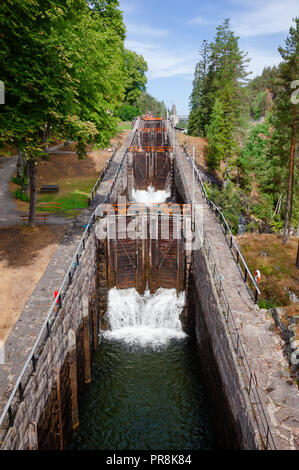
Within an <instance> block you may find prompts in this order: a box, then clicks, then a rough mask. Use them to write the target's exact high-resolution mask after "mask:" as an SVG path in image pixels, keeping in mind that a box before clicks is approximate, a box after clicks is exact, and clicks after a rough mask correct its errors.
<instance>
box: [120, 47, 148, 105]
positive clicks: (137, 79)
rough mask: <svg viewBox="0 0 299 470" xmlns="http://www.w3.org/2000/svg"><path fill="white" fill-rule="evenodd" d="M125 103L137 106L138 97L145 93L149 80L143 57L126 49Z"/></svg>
mask: <svg viewBox="0 0 299 470" xmlns="http://www.w3.org/2000/svg"><path fill="white" fill-rule="evenodd" d="M124 67H125V101H126V102H127V103H129V104H135V103H136V101H137V99H138V97H139V96H141V94H142V92H144V91H145V85H146V82H147V78H146V75H145V72H147V70H148V66H147V63H146V61H145V60H144V58H143V57H142V55H138V54H137V53H136V52H133V51H129V50H127V49H125V51H124Z"/></svg>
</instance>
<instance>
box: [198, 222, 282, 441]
mask: <svg viewBox="0 0 299 470" xmlns="http://www.w3.org/2000/svg"><path fill="white" fill-rule="evenodd" d="M203 249H204V251H205V253H206V257H207V260H208V263H209V266H210V271H211V273H212V276H213V280H214V283H215V287H216V291H217V294H218V297H219V300H220V302H221V305H222V308H224V310H225V312H224V313H225V321H226V323H227V325H228V324H230V327H229V328H228V331H229V334H230V337H231V340H232V345H233V348H234V351H235V353H236V355H237V358H238V363H239V364H240V365H242V366H243V367H242V370H243V373H244V374H245V375H244V376H243V379H245V380H244V382H245V385H246V391H247V393H248V395H249V399H250V401H251V405H252V408H253V410H254V407H256V409H257V413H253V414H254V417H255V421H256V423H257V425H258V428H259V433H260V436H261V438H262V442H263V446H264V448H265V449H266V450H268V449H271V450H272V449H273V450H275V449H276V446H275V442H274V439H273V435H272V432H271V428H270V425H269V422H268V419H267V416H266V413H265V410H264V407H263V404H262V401H261V398H260V395H259V392H258V389H257V385H256V382H255V381H256V378H255V375H254V374H253V372H252V371H251V367H250V364H249V361H248V358H247V355H246V352H245V349H244V346H243V342H242V339H241V337H240V335H239V330H238V327H237V325H236V322H235V319H234V315H233V313H232V309H231V307H230V304H229V302H228V299H227V295H226V293H225V290H224V287H223V284H222V278H221V276H220V273H219V271H218V267H217V263H216V261H215V258H214V256H213V253H212V250H211V246H210V244H209V241H208V237H207V235H206V234H205V231H204V229H203ZM221 297H222V299H221ZM221 300H222V301H221ZM256 414H258V416H259V419H260V423H259V422H258V420H257V416H256Z"/></svg>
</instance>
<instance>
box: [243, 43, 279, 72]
mask: <svg viewBox="0 0 299 470" xmlns="http://www.w3.org/2000/svg"><path fill="white" fill-rule="evenodd" d="M247 51H248V57H249V58H250V59H251V61H250V62H249V64H248V71H250V72H252V74H250V75H249V76H248V78H250V79H252V78H254V77H255V76H256V75H260V74H261V73H262V71H263V69H264V67H269V66H273V65H278V64H279V62H281V57H280V55H279V53H278V52H277V54H273V53H272V52H268V51H264V50H261V49H257V48H253V47H249V48H247Z"/></svg>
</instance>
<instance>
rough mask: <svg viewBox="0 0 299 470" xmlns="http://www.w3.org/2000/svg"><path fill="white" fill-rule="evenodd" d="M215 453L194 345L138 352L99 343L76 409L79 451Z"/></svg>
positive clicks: (108, 341) (105, 340) (175, 343)
mask: <svg viewBox="0 0 299 470" xmlns="http://www.w3.org/2000/svg"><path fill="white" fill-rule="evenodd" d="M212 447H213V434H212V430H211V424H210V418H209V413H208V409H207V400H206V397H205V393H204V387H203V383H202V378H201V375H200V369H199V364H198V356H197V351H196V347H195V344H194V342H193V340H191V339H190V338H189V337H187V336H186V337H184V338H180V339H178V338H172V339H170V340H169V341H168V342H167V344H164V345H159V346H158V347H154V346H150V345H147V346H140V345H137V344H128V343H127V342H125V341H121V340H115V339H112V338H109V337H102V339H101V343H100V345H99V349H98V351H97V353H96V355H95V358H94V364H93V381H92V383H91V384H89V385H87V386H86V390H85V393H84V397H83V399H82V401H81V403H80V427H79V430H78V431H77V432H76V434H75V435H74V436H73V440H72V442H71V444H70V446H69V449H78V450H81V449H82V450H84V449H89V450H144V449H147V450H198V449H211V448H212Z"/></svg>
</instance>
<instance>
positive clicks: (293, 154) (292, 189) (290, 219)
mask: <svg viewBox="0 0 299 470" xmlns="http://www.w3.org/2000/svg"><path fill="white" fill-rule="evenodd" d="M296 113H297V110H296V106H293V122H292V146H291V165H292V168H291V200H290V214H289V223H288V239H290V235H291V228H292V215H293V201H294V172H295V152H296V117H297V116H296Z"/></svg>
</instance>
